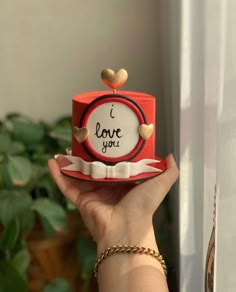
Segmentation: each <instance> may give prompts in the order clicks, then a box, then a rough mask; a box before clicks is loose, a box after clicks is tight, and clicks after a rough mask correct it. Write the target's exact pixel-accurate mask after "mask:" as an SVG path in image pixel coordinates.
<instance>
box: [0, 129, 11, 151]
mask: <svg viewBox="0 0 236 292" xmlns="http://www.w3.org/2000/svg"><path fill="white" fill-rule="evenodd" d="M0 141H1V143H0V153H1V152H3V153H5V152H8V149H9V147H10V145H11V138H10V135H9V134H7V133H0Z"/></svg>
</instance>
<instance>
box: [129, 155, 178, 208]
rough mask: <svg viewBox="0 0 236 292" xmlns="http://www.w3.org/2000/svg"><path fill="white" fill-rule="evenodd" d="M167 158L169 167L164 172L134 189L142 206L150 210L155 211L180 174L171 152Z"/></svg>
mask: <svg viewBox="0 0 236 292" xmlns="http://www.w3.org/2000/svg"><path fill="white" fill-rule="evenodd" d="M165 160H166V165H167V169H166V171H165V172H164V173H162V174H161V175H159V176H156V177H155V178H153V179H150V180H148V181H146V182H144V183H142V184H140V185H139V186H137V187H136V188H135V190H133V191H134V195H135V197H136V200H137V196H138V197H139V200H141V201H140V203H141V206H142V208H144V209H146V211H148V212H150V211H151V212H153V213H154V212H155V210H156V209H157V208H158V207H159V205H160V204H161V202H162V201H163V199H164V198H165V196H166V194H167V193H168V191H169V190H170V188H171V187H172V185H173V184H174V183H175V181H176V180H177V178H178V176H179V170H178V167H177V165H176V162H175V160H174V158H173V155H172V154H169V155H168V156H167V157H166V159H165ZM131 193H132V191H131ZM133 199H134V198H133Z"/></svg>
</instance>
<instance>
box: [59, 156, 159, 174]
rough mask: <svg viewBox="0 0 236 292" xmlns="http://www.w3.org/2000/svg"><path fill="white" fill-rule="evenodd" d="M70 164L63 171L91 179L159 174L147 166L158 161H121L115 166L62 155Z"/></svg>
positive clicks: (155, 169)
mask: <svg viewBox="0 0 236 292" xmlns="http://www.w3.org/2000/svg"><path fill="white" fill-rule="evenodd" d="M64 157H65V158H66V159H68V160H69V161H70V162H71V164H70V165H68V166H65V167H63V168H62V169H64V170H69V171H80V172H82V173H83V174H85V175H90V176H91V177H93V178H129V177H130V176H135V175H138V174H140V173H145V172H161V171H162V170H161V169H159V168H155V167H152V166H150V165H148V164H150V163H157V162H160V160H155V159H143V160H140V161H137V162H128V161H123V162H119V163H117V164H115V165H112V166H110V165H106V164H104V163H102V162H100V161H93V162H88V161H85V160H83V159H82V158H80V157H76V156H71V155H64Z"/></svg>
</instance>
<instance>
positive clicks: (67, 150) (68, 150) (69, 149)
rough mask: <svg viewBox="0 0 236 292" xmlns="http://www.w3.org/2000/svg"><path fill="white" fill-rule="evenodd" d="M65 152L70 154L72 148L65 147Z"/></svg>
mask: <svg viewBox="0 0 236 292" xmlns="http://www.w3.org/2000/svg"><path fill="white" fill-rule="evenodd" d="M66 154H67V155H72V150H71V148H70V147H68V148H66Z"/></svg>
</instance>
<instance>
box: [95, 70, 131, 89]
mask: <svg viewBox="0 0 236 292" xmlns="http://www.w3.org/2000/svg"><path fill="white" fill-rule="evenodd" d="M101 78H102V81H103V82H104V83H105V84H106V85H107V86H108V87H110V88H112V89H113V93H114V94H116V89H117V88H119V87H121V86H122V85H123V84H124V83H125V82H126V81H127V79H128V73H127V71H126V70H125V69H123V68H122V69H119V70H117V71H114V70H112V69H104V70H102V72H101Z"/></svg>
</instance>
